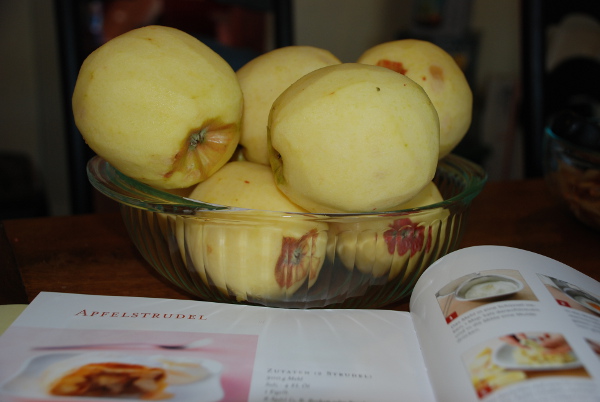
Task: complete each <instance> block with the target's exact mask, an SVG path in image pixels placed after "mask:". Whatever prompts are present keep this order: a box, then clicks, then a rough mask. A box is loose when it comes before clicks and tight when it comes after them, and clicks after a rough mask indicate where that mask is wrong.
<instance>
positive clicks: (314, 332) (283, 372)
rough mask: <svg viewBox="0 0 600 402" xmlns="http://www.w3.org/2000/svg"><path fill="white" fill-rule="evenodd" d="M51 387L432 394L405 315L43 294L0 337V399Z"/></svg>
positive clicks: (206, 394)
mask: <svg viewBox="0 0 600 402" xmlns="http://www.w3.org/2000/svg"><path fill="white" fill-rule="evenodd" d="M59 395H70V396H69V398H68V399H69V401H73V402H75V401H88V402H89V401H96V400H98V401H102V400H104V401H106V400H111V401H121V400H123V401H125V400H126V401H131V400H132V398H133V399H134V400H135V399H152V400H168V401H173V402H180V401H190V402H206V401H235V402H240V401H246V400H247V401H264V402H269V401H271V402H275V401H277V402H284V401H287V402H292V401H305V402H308V401H348V402H350V401H353V402H354V401H366V402H368V401H374V400H377V401H397V400H399V398H401V399H402V400H407V401H433V400H434V398H433V393H432V390H431V387H430V384H429V382H428V379H427V374H426V371H425V367H424V363H423V361H422V357H421V355H420V350H419V345H418V340H417V338H416V335H415V333H414V329H413V326H412V320H411V317H410V315H409V314H408V313H399V312H394V311H368V310H285V309H274V308H266V307H253V306H242V305H230V304H219V303H208V302H196V301H184V300H163V299H148V298H133V297H131V298H125V297H109V296H87V295H74V294H61V293H42V294H40V296H38V297H37V298H36V299H35V300H34V301H33V302H32V304H31V305H30V306H29V307H28V308H27V309H26V310H25V311H24V312H23V313H22V314H21V315H20V316H19V318H17V320H16V321H15V322H14V323H13V325H12V326H11V327H9V328H8V329H7V330H6V332H5V333H4V334H3V335H2V336H1V337H0V400H2V401H3V402H9V401H19V402H23V401H50V400H56V398H59ZM77 395H81V397H79V396H77ZM107 397H110V398H109V399H106V398H107ZM59 399H60V398H59Z"/></svg>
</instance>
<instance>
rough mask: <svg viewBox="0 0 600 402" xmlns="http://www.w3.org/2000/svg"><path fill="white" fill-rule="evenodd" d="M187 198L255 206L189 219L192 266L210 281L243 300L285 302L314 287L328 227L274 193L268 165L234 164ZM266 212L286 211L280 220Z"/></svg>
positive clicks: (187, 232) (186, 231)
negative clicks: (248, 209)
mask: <svg viewBox="0 0 600 402" xmlns="http://www.w3.org/2000/svg"><path fill="white" fill-rule="evenodd" d="M190 198H192V199H196V200H201V201H203V202H208V203H212V204H220V205H229V206H232V207H239V208H252V209H253V210H252V211H250V212H248V211H244V210H240V211H238V212H228V213H227V215H226V216H223V214H219V212H218V211H217V212H213V213H203V214H202V215H201V216H198V217H189V218H186V219H185V222H184V226H185V229H184V234H185V247H186V251H185V254H186V255H187V256H188V261H187V265H188V267H193V269H195V270H196V271H197V272H198V273H199V274H200V277H201V278H202V280H203V281H204V282H205V283H206V284H208V285H214V286H215V287H216V288H217V289H219V291H220V292H222V293H223V294H225V295H233V296H235V297H236V299H237V300H238V301H239V300H257V299H260V300H269V299H274V300H281V299H285V298H287V297H290V296H291V295H293V294H294V293H296V292H298V291H299V290H300V289H301V288H303V289H304V290H308V288H309V287H311V286H312V285H313V284H314V283H315V281H316V279H317V277H318V275H319V272H320V270H321V267H322V265H323V262H324V261H325V258H326V248H327V228H328V226H327V224H326V223H323V222H317V221H314V220H311V219H310V217H309V216H308V215H304V214H305V213H306V211H305V210H304V209H302V208H300V207H298V206H297V205H295V204H293V203H292V202H291V201H289V200H288V199H287V198H286V197H285V196H284V195H283V194H282V193H281V192H280V191H279V190H278V189H277V187H276V186H275V183H274V179H273V173H272V171H271V168H270V167H269V166H266V165H262V164H258V163H253V162H248V161H232V162H229V163H227V164H226V165H225V166H223V167H222V168H221V169H220V170H219V171H218V172H216V173H215V174H214V175H212V176H211V177H209V178H208V179H207V180H205V181H204V182H202V183H199V184H198V185H197V186H196V188H195V189H194V190H193V191H192V193H191V194H190ZM267 211H281V212H280V214H276V215H277V216H284V218H273V219H269V216H272V213H271V212H267ZM261 215H262V216H261Z"/></svg>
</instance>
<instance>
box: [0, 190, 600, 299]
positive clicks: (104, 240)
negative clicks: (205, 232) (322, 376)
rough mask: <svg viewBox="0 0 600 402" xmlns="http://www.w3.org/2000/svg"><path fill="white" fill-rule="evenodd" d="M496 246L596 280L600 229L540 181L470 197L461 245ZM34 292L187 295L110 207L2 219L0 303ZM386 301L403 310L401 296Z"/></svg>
mask: <svg viewBox="0 0 600 402" xmlns="http://www.w3.org/2000/svg"><path fill="white" fill-rule="evenodd" d="M475 245H504V246H512V247H518V248H522V249H525V250H529V251H533V252H537V253H540V254H543V255H546V256H548V257H551V258H554V259H556V260H559V261H561V262H563V263H565V264H567V265H570V266H572V267H573V268H575V269H578V270H580V271H582V272H584V273H586V274H587V275H589V276H591V277H593V278H595V279H596V280H600V263H599V261H600V231H595V230H592V229H590V228H588V227H586V226H584V225H583V224H581V223H579V222H578V221H576V220H575V219H574V218H573V217H572V216H571V215H570V213H569V212H568V211H567V210H566V209H564V208H563V207H562V206H561V205H560V204H559V203H557V201H556V200H555V199H554V198H553V197H551V195H550V194H549V192H548V190H547V188H546V185H545V183H544V182H543V181H542V180H523V181H505V182H490V183H488V184H487V185H486V187H485V189H484V190H483V192H482V193H481V194H480V195H479V197H477V199H476V200H475V201H474V203H473V207H472V209H471V214H470V216H469V220H468V224H467V230H466V233H465V235H464V238H463V240H462V243H461V247H468V246H475ZM40 291H54V292H71V293H86V294H106V295H115V296H144V297H163V298H172V299H189V298H192V297H191V296H189V295H188V294H186V293H185V292H183V291H180V290H178V289H177V288H175V287H174V286H173V285H171V284H169V283H168V282H167V281H166V280H164V279H163V278H162V277H160V276H159V275H158V274H157V273H155V272H154V271H153V269H152V268H151V267H150V266H149V264H148V263H147V262H146V261H145V260H144V259H143V258H142V257H141V255H140V254H139V253H138V251H137V249H136V248H135V246H134V245H133V243H132V242H131V241H130V240H129V237H128V235H127V232H126V229H125V226H124V224H123V222H122V220H121V217H120V215H119V214H118V213H105V214H93V215H81V216H64V217H50V218H35V219H20V220H8V221H4V222H2V226H1V229H0V304H12V303H28V302H29V301H31V300H32V299H33V298H34V297H35V296H36V295H37V294H38V293H39V292H40ZM389 308H393V309H398V310H407V309H408V303H407V300H403V301H401V302H399V303H396V304H395V305H392V306H389Z"/></svg>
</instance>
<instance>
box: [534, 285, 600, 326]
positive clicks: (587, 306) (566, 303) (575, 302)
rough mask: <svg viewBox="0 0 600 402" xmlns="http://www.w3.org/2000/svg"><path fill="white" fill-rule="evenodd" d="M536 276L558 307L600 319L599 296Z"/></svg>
mask: <svg viewBox="0 0 600 402" xmlns="http://www.w3.org/2000/svg"><path fill="white" fill-rule="evenodd" d="M538 276H539V278H540V280H541V281H542V282H543V283H544V285H545V286H546V289H548V292H550V294H551V295H552V297H554V298H555V299H556V302H557V303H558V304H559V305H561V306H563V307H567V308H572V309H574V310H577V311H581V312H584V313H588V314H591V315H593V316H596V317H600V296H598V295H595V294H593V293H591V292H588V291H586V290H584V289H581V288H580V287H578V286H576V285H573V284H571V283H568V282H565V281H562V280H560V279H557V278H553V277H550V276H546V275H538Z"/></svg>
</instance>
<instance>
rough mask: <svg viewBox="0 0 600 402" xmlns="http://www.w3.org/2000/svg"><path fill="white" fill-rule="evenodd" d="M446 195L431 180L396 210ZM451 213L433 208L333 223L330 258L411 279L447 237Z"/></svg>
mask: <svg viewBox="0 0 600 402" xmlns="http://www.w3.org/2000/svg"><path fill="white" fill-rule="evenodd" d="M442 201H443V198H442V195H441V194H440V192H439V190H438V188H437V186H436V185H435V184H434V183H433V182H430V183H429V184H428V185H427V186H425V188H424V189H423V190H421V191H420V192H419V194H417V196H416V197H414V198H413V199H411V200H409V201H408V202H406V203H405V204H403V205H398V206H396V207H395V208H394V210H395V211H400V210H407V209H412V208H418V207H423V206H426V205H433V204H436V203H438V202H442ZM448 216H449V212H448V210H447V209H444V208H441V207H439V208H433V209H429V210H424V211H419V212H415V213H414V214H408V215H407V214H402V215H399V214H394V213H393V212H390V214H383V215H381V216H379V217H373V218H364V217H363V218H361V217H358V218H356V222H354V223H352V222H348V221H344V222H341V223H331V224H330V235H329V244H328V246H327V251H328V256H329V259H331V260H333V259H339V260H340V261H341V262H342V264H343V265H344V266H345V267H346V268H348V269H353V268H356V269H358V270H359V271H360V272H362V273H365V274H369V275H372V276H374V277H382V276H386V277H387V278H388V280H391V279H394V278H396V277H397V276H399V275H402V276H403V278H402V280H405V279H407V278H409V277H410V276H411V275H412V274H413V272H414V269H415V267H417V266H421V265H423V264H422V263H421V260H422V259H423V258H425V255H427V254H430V253H432V252H434V251H435V250H437V246H438V244H439V243H440V242H442V243H443V239H444V238H445V230H444V228H445V227H446V225H447V219H448Z"/></svg>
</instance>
